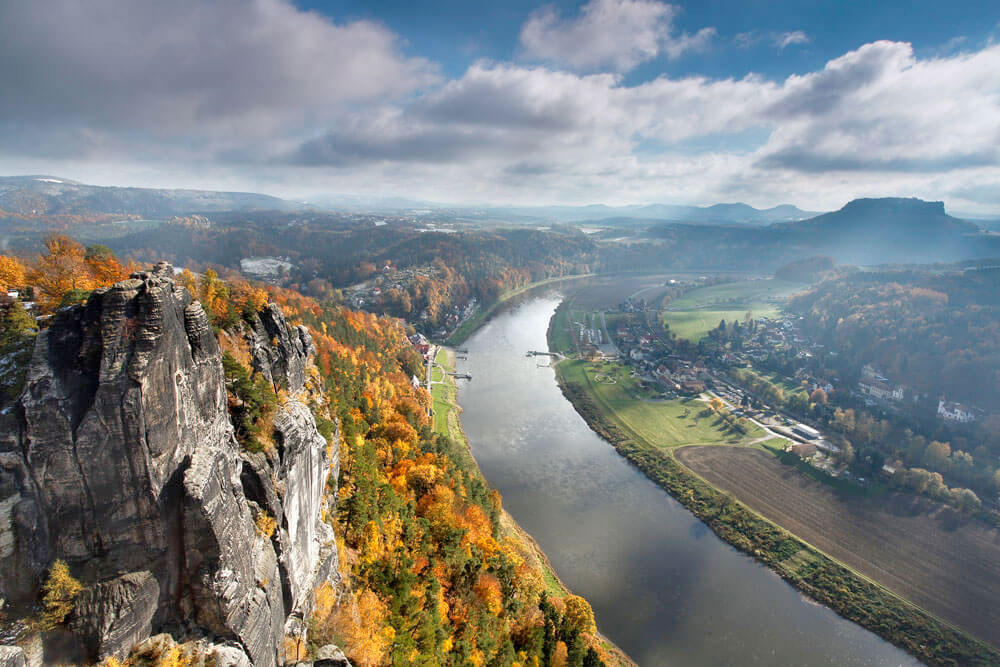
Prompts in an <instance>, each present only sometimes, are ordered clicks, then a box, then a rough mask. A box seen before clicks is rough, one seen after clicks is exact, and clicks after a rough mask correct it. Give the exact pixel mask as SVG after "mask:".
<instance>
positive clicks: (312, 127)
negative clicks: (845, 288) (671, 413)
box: [0, 0, 1000, 215]
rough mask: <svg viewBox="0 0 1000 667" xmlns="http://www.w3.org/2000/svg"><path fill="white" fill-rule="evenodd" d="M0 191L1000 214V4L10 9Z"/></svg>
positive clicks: (281, 1)
mask: <svg viewBox="0 0 1000 667" xmlns="http://www.w3.org/2000/svg"><path fill="white" fill-rule="evenodd" d="M0 90H2V91H3V94H0V174H3V175H12V174H27V173H46V174H50V175H56V176H64V177H68V178H73V179H76V180H81V181H85V182H89V183H98V184H108V185H111V184H115V185H117V184H122V185H142V186H156V187H200V188H206V189H242V190H254V191H259V192H267V193H271V194H277V195H281V196H288V197H312V196H316V195H320V194H329V195H352V194H356V195H362V196H367V197H381V196H400V197H409V198H414V199H425V200H431V201H439V202H454V203H514V204H547V203H563V204H589V203H595V202H603V203H607V204H625V203H649V202H662V203H684V204H711V203H715V202H720V201H745V202H748V203H751V204H753V205H756V206H771V205H775V204H778V203H793V204H797V205H799V206H800V207H802V208H806V209H812V210H818V209H830V208H835V207H839V206H841V205H842V204H843V203H844V202H845V201H847V200H849V199H852V198H854V197H857V196H886V195H894V196H919V197H922V198H925V199H943V200H945V201H946V202H947V204H948V206H949V209H950V210H958V211H961V212H967V213H979V214H995V215H1000V3H998V2H997V1H996V0H981V1H977V0H949V1H948V2H940V1H939V0H933V1H930V0H904V1H900V2H889V1H885V0H883V1H880V2H860V1H859V2H854V1H848V2H844V1H843V0H811V1H810V2H788V1H781V0H775V1H773V2H760V1H759V0H699V1H691V2H677V3H667V2H659V1H657V0H589V1H588V2H584V3H579V2H568V1H567V2H555V3H551V4H539V3H529V2H522V1H521V0H507V1H504V2H489V3H486V2H483V3H478V2H476V3H473V2H468V1H459V0H437V1H430V0H406V1H403V2H390V1H388V0H370V1H369V2H349V1H347V0H331V1H329V2H322V1H320V0H309V1H305V0H303V1H301V2H299V1H296V2H293V1H290V0H217V1H215V2H205V1H203V0H171V1H170V2H163V1H162V0H38V1H32V2H25V1H23V0H0Z"/></svg>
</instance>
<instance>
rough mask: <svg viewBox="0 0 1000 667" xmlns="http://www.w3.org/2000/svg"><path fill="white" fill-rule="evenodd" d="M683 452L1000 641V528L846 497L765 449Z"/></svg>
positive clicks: (755, 504)
mask: <svg viewBox="0 0 1000 667" xmlns="http://www.w3.org/2000/svg"><path fill="white" fill-rule="evenodd" d="M676 456H677V459H678V460H679V461H680V462H681V463H683V464H684V465H686V466H687V467H689V468H690V469H691V470H693V471H694V472H695V473H696V474H698V475H700V476H702V477H704V478H705V479H706V480H708V481H709V482H711V483H712V484H714V485H716V486H717V487H719V488H721V489H723V490H725V491H729V492H731V493H732V494H733V495H734V496H735V497H736V498H737V499H739V500H740V501H742V502H743V503H745V504H746V505H748V506H749V507H751V508H753V509H754V510H755V511H756V512H758V513H759V514H761V515H762V516H764V517H766V518H768V519H770V520H771V521H773V522H774V523H776V524H778V525H779V526H782V527H783V528H785V529H786V530H788V531H789V532H791V533H793V534H794V535H797V536H798V537H800V538H801V539H803V540H805V541H806V542H809V543H810V544H812V545H814V546H815V547H817V548H819V549H821V550H822V551H824V552H826V553H827V554H829V555H830V556H832V557H833V558H836V559H837V560H839V561H841V562H842V563H844V564H846V565H848V566H849V567H851V568H853V569H855V570H857V571H858V572H861V573H862V574H864V575H866V576H868V577H870V578H871V579H873V580H874V581H877V582H879V583H880V584H882V585H883V586H885V587H886V588H888V589H889V590H891V591H893V592H895V593H896V594H898V595H900V596H902V597H904V598H906V599H908V600H910V601H911V602H914V603H915V604H917V605H919V606H921V607H923V608H924V609H926V610H928V611H930V612H931V613H933V614H935V615H937V616H939V617H941V618H943V619H945V620H948V621H950V622H952V623H954V624H955V625H957V626H959V627H960V628H962V629H964V630H966V631H968V632H970V633H971V634H974V635H976V636H978V637H979V638H981V639H983V640H985V641H988V642H990V643H991V644H993V645H994V646H1000V530H996V529H992V528H990V527H988V526H986V525H985V524H983V523H982V522H980V521H977V520H972V519H970V518H968V517H965V516H963V515H961V514H959V513H957V512H955V511H954V510H952V509H950V508H948V507H945V506H942V505H939V504H937V503H933V502H931V501H929V500H926V499H922V498H916V497H914V496H910V495H906V494H895V495H890V496H886V497H882V498H878V499H876V500H873V499H866V498H857V497H851V498H849V497H845V496H840V495H838V494H837V492H836V491H835V490H833V489H832V488H831V487H829V486H827V485H824V484H822V483H821V482H817V481H815V480H812V479H809V478H808V477H806V476H805V475H803V474H801V473H799V472H798V471H796V470H795V469H793V468H790V467H788V466H785V465H782V464H781V463H780V462H779V461H778V460H777V459H775V458H774V457H772V456H771V455H769V454H767V453H765V452H762V451H759V450H753V449H746V448H735V447H684V448H681V449H679V450H676Z"/></svg>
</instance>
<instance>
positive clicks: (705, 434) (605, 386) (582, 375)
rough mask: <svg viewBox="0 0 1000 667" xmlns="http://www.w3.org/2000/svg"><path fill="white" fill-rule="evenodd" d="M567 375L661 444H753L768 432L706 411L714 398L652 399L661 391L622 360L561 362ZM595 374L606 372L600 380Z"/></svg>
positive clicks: (629, 427)
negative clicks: (740, 427)
mask: <svg viewBox="0 0 1000 667" xmlns="http://www.w3.org/2000/svg"><path fill="white" fill-rule="evenodd" d="M559 372H560V374H562V375H563V377H564V378H565V380H566V381H568V382H576V383H578V384H582V385H585V386H588V388H589V390H590V392H591V395H592V396H593V397H594V398H595V400H596V401H597V402H598V403H599V404H600V406H601V407H602V408H604V409H605V410H607V414H608V415H609V416H610V417H611V418H612V419H614V420H615V421H616V422H618V424H619V425H620V426H621V427H622V428H624V429H625V430H626V431H627V432H630V433H632V434H634V435H635V436H636V437H638V438H639V439H641V440H643V441H644V442H648V443H649V444H651V445H652V446H654V447H656V448H657V449H662V450H668V449H672V448H674V447H678V446H681V445H692V444H699V445H710V444H711V445H714V444H727V445H747V444H749V443H750V442H752V441H755V440H759V439H761V438H764V437H766V436H767V433H765V432H764V430H763V429H761V428H760V427H758V426H757V425H755V424H752V423H751V424H748V426H747V432H746V433H740V432H739V431H737V430H735V429H733V428H731V427H729V426H728V425H727V424H726V423H724V422H723V421H722V418H721V417H719V416H718V415H715V414H712V415H703V412H704V411H705V410H706V409H707V407H708V404H707V403H705V402H704V401H699V400H696V399H673V400H651V398H650V397H651V396H653V395H655V393H656V392H650V391H648V390H643V389H642V387H641V386H640V383H639V382H638V380H637V379H636V378H634V377H632V375H631V374H630V373H629V369H628V368H627V367H626V366H623V365H621V364H619V363H613V362H598V363H589V362H585V361H579V360H566V361H563V362H560V364H559ZM595 376H600V378H601V380H600V381H598V380H597V379H596V377H595Z"/></svg>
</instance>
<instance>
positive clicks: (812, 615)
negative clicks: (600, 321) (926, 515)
mask: <svg viewBox="0 0 1000 667" xmlns="http://www.w3.org/2000/svg"><path fill="white" fill-rule="evenodd" d="M561 298H562V297H561V296H560V295H559V294H558V293H557V292H552V291H550V292H548V293H543V294H541V295H539V294H536V295H534V296H532V297H529V298H527V299H524V300H522V301H521V302H520V303H518V304H516V305H512V306H511V307H509V308H507V309H506V310H504V311H503V312H501V313H500V314H498V315H497V316H496V317H495V318H494V319H493V320H491V321H490V322H488V323H487V324H486V325H485V326H484V327H483V328H482V329H480V330H479V331H478V332H477V333H476V334H475V335H474V336H473V337H472V338H470V339H469V341H468V343H467V345H466V346H465V347H467V348H468V350H469V354H468V359H467V360H459V361H458V364H459V366H458V369H459V370H460V371H462V372H468V373H471V374H472V377H473V380H472V381H471V382H470V381H465V380H460V381H459V396H458V398H459V403H460V404H461V406H462V408H463V413H462V425H463V427H464V428H465V431H466V433H467V434H468V437H469V441H470V443H471V447H472V452H473V454H474V455H475V457H476V460H477V461H478V462H479V465H480V467H481V468H482V470H483V473H484V474H485V476H486V478H487V479H488V480H489V481H490V483H491V484H492V485H493V486H495V487H496V488H497V489H499V491H500V492H501V493H502V494H503V500H504V505H505V507H506V508H507V510H508V511H509V512H510V513H511V514H512V515H513V516H514V518H515V519H516V520H517V521H518V522H519V523H520V524H521V525H522V526H523V527H524V528H525V529H526V530H527V531H528V532H529V533H531V535H532V536H534V537H535V539H536V540H537V541H538V543H539V544H540V545H541V547H542V549H543V550H544V551H545V553H546V554H547V555H548V556H549V559H550V560H551V562H552V564H553V566H554V567H555V570H556V572H557V573H558V574H559V576H560V577H561V578H562V580H563V581H564V582H565V583H566V585H567V586H569V588H570V589H572V590H573V591H574V592H576V593H578V594H580V595H583V596H584V597H586V598H587V599H588V600H589V601H590V602H591V604H592V605H593V607H594V611H595V614H596V616H597V624H598V627H600V629H601V631H602V632H603V633H604V634H606V635H607V636H608V637H609V638H610V639H611V640H613V641H614V642H615V643H617V644H618V645H619V646H621V647H622V648H623V649H624V650H625V651H626V652H627V653H628V654H629V655H630V656H632V657H633V658H634V659H635V660H637V661H638V662H639V664H641V665H668V664H669V665H912V664H919V663H917V662H916V661H915V660H914V659H913V658H911V657H910V656H908V655H907V654H906V653H904V652H903V651H900V650H899V649H897V648H895V647H894V646H892V645H891V644H889V643H887V642H885V641H883V640H882V639H880V638H878V637H876V636H875V635H874V634H872V633H870V632H868V631H867V630H864V629H862V628H861V627H859V626H857V625H855V624H853V623H850V622H849V621H846V620H844V619H842V618H840V617H839V616H837V615H836V614H834V613H833V612H832V611H830V610H829V609H827V608H826V607H823V606H820V605H818V604H815V603H812V602H809V601H808V600H806V599H805V598H804V597H803V596H801V595H800V594H799V593H798V592H797V591H796V590H795V589H793V588H792V587H791V586H789V585H788V584H787V583H785V582H784V581H783V580H781V579H780V578H779V577H778V576H777V575H775V574H774V573H772V572H771V571H770V570H768V569H767V568H765V567H763V566H762V565H759V564H758V563H756V562H754V561H753V560H751V559H750V558H748V557H746V556H744V555H743V554H741V553H740V552H738V551H736V550H735V549H734V548H732V547H731V546H729V545H728V544H726V543H725V542H723V541H722V540H720V539H718V538H717V537H716V536H715V534H714V533H712V531H711V530H710V529H708V528H707V527H706V526H705V525H704V524H703V523H701V521H699V520H698V519H696V518H695V517H694V516H693V515H692V514H691V513H690V512H688V511H687V510H686V509H684V507H683V506H681V505H680V504H679V503H677V502H676V501H674V500H673V499H672V498H671V497H670V496H669V495H667V493H666V492H664V491H663V490H662V489H660V488H659V487H657V486H656V485H655V484H653V483H652V482H650V481H649V480H648V479H646V477H645V476H644V475H643V474H642V473H641V472H639V471H638V470H637V469H635V468H634V467H632V466H631V465H630V464H629V463H628V462H627V461H626V460H625V459H624V458H622V457H621V456H619V455H618V454H617V453H616V452H615V450H614V449H613V448H612V447H611V446H610V445H609V444H608V443H607V442H605V441H604V440H602V439H601V438H600V437H599V436H597V435H596V434H595V433H594V432H593V431H591V430H590V428H589V427H588V426H587V425H586V423H585V422H584V421H583V418H581V417H580V416H579V415H578V414H577V413H576V411H575V410H574V409H573V406H572V405H571V404H570V403H569V402H568V401H567V400H566V399H565V398H564V397H563V395H562V393H561V392H560V390H559V387H558V386H557V384H556V381H555V376H554V371H553V370H552V369H551V368H547V367H545V366H544V365H542V366H540V364H546V363H547V361H546V358H545V357H537V358H535V357H526V356H525V352H526V351H527V350H546V349H548V348H547V346H546V340H545V334H546V329H547V327H548V322H549V318H550V317H551V315H552V313H553V312H554V310H555V308H556V306H557V305H558V304H559V302H560V300H561Z"/></svg>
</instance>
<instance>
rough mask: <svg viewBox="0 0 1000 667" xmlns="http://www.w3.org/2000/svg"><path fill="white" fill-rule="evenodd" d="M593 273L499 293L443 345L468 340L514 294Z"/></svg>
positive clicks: (553, 279) (478, 309) (546, 280)
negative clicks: (494, 299) (495, 298)
mask: <svg viewBox="0 0 1000 667" xmlns="http://www.w3.org/2000/svg"><path fill="white" fill-rule="evenodd" d="M595 275H597V274H596V273H581V274H579V275H573V276H558V277H556V278H546V279H545V280H539V281H537V282H533V283H528V284H527V285H525V286H524V287H519V288H517V289H514V290H510V291H507V292H504V293H503V294H501V295H500V297H499V298H498V299H497V300H496V301H494V302H493V303H492V304H490V305H489V306H486V307H485V308H484V307H482V306H480V307H478V308H477V309H476V312H475V313H473V314H472V316H471V317H470V318H469V319H467V320H466V321H465V322H462V324H461V325H460V326H459V327H458V328H457V329H455V331H454V332H452V334H451V336H449V337H448V339H447V340H446V341H445V345H451V346H455V345H461V344H462V343H464V342H465V341H466V340H468V338H469V336H471V335H472V334H474V333H475V332H476V330H477V329H478V328H479V327H481V326H483V325H484V324H485V323H486V322H487V321H488V320H489V318H490V317H491V316H492V315H493V313H495V312H496V311H497V309H498V308H499V307H500V306H502V305H503V304H504V303H506V302H507V301H510V300H511V299H513V298H514V297H515V296H518V295H520V294H524V293H525V292H527V291H529V290H533V289H535V288H536V287H544V286H546V285H554V284H556V283H561V282H565V281H567V280H580V279H582V278H592V277H593V276H595Z"/></svg>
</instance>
